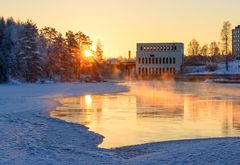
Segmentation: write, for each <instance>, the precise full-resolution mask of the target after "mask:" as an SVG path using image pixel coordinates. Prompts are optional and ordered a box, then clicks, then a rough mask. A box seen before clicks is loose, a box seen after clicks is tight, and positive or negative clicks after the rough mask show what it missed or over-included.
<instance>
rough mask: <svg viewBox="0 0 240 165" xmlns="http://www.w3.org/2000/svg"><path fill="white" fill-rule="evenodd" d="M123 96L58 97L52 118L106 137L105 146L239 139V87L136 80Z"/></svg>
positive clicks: (102, 145)
mask: <svg viewBox="0 0 240 165" xmlns="http://www.w3.org/2000/svg"><path fill="white" fill-rule="evenodd" d="M128 85H129V86H130V87H131V91H130V92H127V93H121V94H107V95H92V96H91V95H86V96H80V97H70V98H61V99H57V101H59V102H60V103H61V104H62V106H59V107H57V108H56V109H55V110H54V111H52V113H51V116H52V117H56V118H60V119H63V120H65V121H68V122H74V123H80V124H84V125H86V126H87V127H89V128H90V130H92V131H95V132H97V133H100V134H102V135H104V136H105V139H104V141H103V143H102V144H101V145H100V147H105V148H109V147H118V146H125V145H133V144H141V143H148V142H156V141H165V140H177V139H193V138H202V137H225V136H238V135H240V86H237V85H236V86H228V85H222V84H204V83H173V82H166V83H163V82H147V83H146V82H136V83H131V84H128Z"/></svg>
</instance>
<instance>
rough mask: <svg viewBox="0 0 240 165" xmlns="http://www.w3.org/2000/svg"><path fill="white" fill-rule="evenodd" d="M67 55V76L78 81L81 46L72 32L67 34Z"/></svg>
mask: <svg viewBox="0 0 240 165" xmlns="http://www.w3.org/2000/svg"><path fill="white" fill-rule="evenodd" d="M66 45H67V54H65V56H66V57H64V58H66V61H65V65H64V66H65V67H66V68H65V76H66V77H68V78H69V79H70V80H74V79H77V78H78V77H79V76H78V73H79V70H78V67H79V65H78V64H79V55H80V54H79V53H80V52H79V50H80V49H79V44H78V42H77V40H76V35H75V34H74V33H73V32H72V31H68V32H67V33H66Z"/></svg>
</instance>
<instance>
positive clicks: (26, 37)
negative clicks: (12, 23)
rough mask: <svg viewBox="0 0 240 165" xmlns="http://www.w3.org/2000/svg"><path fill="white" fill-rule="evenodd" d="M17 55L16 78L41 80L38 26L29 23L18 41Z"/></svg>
mask: <svg viewBox="0 0 240 165" xmlns="http://www.w3.org/2000/svg"><path fill="white" fill-rule="evenodd" d="M17 44H18V46H17V53H16V64H15V65H16V68H15V69H16V70H15V71H16V76H17V78H19V79H20V80H21V79H22V80H23V81H27V82H36V81H37V80H39V79H40V78H41V74H42V65H41V60H42V58H41V56H40V52H39V49H38V29H37V27H36V25H35V24H34V23H33V22H31V21H29V20H28V21H27V22H26V23H25V24H24V26H23V30H22V31H21V33H20V35H19V39H18V43H17Z"/></svg>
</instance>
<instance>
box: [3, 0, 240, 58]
mask: <svg viewBox="0 0 240 165" xmlns="http://www.w3.org/2000/svg"><path fill="white" fill-rule="evenodd" d="M239 6H240V1H239V0H168V1H166V0H39V1H36V0H35V1H34V0H2V1H0V15H1V16H4V17H10V16H13V17H14V18H15V19H20V20H26V19H27V18H30V19H32V20H33V21H34V22H36V23H37V24H38V27H40V28H41V27H44V26H52V27H55V28H56V29H57V30H59V31H61V32H66V31H67V30H73V31H75V32H77V31H82V32H84V33H86V34H87V35H89V36H90V37H91V38H92V39H93V40H94V41H97V40H101V41H102V42H103V44H104V52H105V55H106V56H107V57H117V56H127V52H128V50H129V49H130V50H132V52H133V54H134V55H135V51H136V43H137V42H172V41H178V42H184V43H185V46H187V45H188V42H189V41H190V40H191V39H192V38H196V39H197V40H199V41H200V43H201V44H204V43H209V42H211V41H213V40H216V41H218V40H220V36H219V33H220V30H221V26H222V24H223V22H224V21H226V20H229V21H230V22H231V23H232V25H233V26H236V25H237V24H240V17H239V16H240V10H239Z"/></svg>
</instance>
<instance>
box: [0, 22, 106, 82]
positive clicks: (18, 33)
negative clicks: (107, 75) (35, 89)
mask: <svg viewBox="0 0 240 165" xmlns="http://www.w3.org/2000/svg"><path fill="white" fill-rule="evenodd" d="M91 46H92V41H91V39H90V37H89V36H87V35H85V34H84V33H82V32H78V33H73V32H72V31H68V32H66V34H65V35H62V34H61V33H60V32H58V31H57V30H56V29H54V28H50V27H45V28H43V29H40V30H39V29H38V28H37V26H36V24H35V23H33V22H32V21H30V20H27V21H26V22H20V21H15V20H14V19H13V18H8V19H4V18H0V82H4V81H5V82H6V81H8V80H10V79H14V80H18V81H21V82H37V81H41V80H54V81H76V80H78V79H79V78H80V74H91V75H98V72H97V70H98V68H97V67H99V66H100V64H101V62H102V55H103V51H102V48H101V47H102V45H101V43H100V42H98V43H97V45H96V50H95V51H93V50H92V49H91ZM86 51H88V56H86V55H85V54H84V52H86ZM89 53H90V54H92V56H89Z"/></svg>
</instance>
